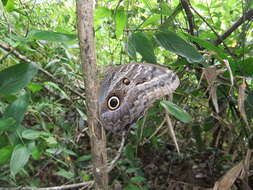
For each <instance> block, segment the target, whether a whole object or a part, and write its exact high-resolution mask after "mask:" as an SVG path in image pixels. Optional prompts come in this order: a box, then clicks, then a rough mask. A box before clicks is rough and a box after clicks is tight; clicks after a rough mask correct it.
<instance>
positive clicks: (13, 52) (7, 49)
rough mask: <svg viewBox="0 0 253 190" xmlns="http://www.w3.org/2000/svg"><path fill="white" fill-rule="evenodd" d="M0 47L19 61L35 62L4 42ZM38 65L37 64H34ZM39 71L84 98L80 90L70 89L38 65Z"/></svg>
mask: <svg viewBox="0 0 253 190" xmlns="http://www.w3.org/2000/svg"><path fill="white" fill-rule="evenodd" d="M0 48H2V49H4V50H5V51H7V52H8V54H7V55H10V53H11V54H13V55H14V56H15V57H17V58H18V59H20V60H21V61H24V62H28V63H35V62H33V61H32V60H30V59H29V58H27V57H26V56H24V55H22V54H20V53H19V52H18V51H17V50H16V49H15V48H12V47H10V46H9V45H6V44H0ZM36 65H37V66H38V64H36ZM39 71H40V72H42V73H43V74H45V75H47V76H48V77H50V78H51V79H52V80H53V81H54V82H55V83H57V84H60V85H61V86H62V87H64V88H67V89H68V90H69V91H71V92H72V93H73V94H75V95H77V96H79V97H80V98H82V99H84V100H85V96H84V95H82V94H81V93H80V92H78V91H76V90H74V89H72V88H71V87H70V86H69V85H67V84H64V83H63V82H61V81H60V80H58V79H57V78H56V77H55V76H54V75H52V74H51V73H50V72H48V71H47V70H45V69H43V68H41V67H39Z"/></svg>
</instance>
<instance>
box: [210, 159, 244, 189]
mask: <svg viewBox="0 0 253 190" xmlns="http://www.w3.org/2000/svg"><path fill="white" fill-rule="evenodd" d="M242 170H243V161H241V162H239V163H238V164H236V165H235V166H234V167H233V168H231V169H230V170H229V171H228V172H227V173H226V174H225V175H223V176H222V178H221V179H220V180H219V181H217V182H216V183H215V185H214V188H213V190H228V189H229V188H231V187H232V185H233V184H234V182H235V180H236V178H238V176H239V175H240V173H241V171H242Z"/></svg>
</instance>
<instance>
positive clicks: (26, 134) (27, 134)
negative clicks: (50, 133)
mask: <svg viewBox="0 0 253 190" xmlns="http://www.w3.org/2000/svg"><path fill="white" fill-rule="evenodd" d="M40 134H41V132H40V131H36V130H34V129H26V130H24V131H22V137H23V138H24V139H28V140H35V139H37V138H39V137H40Z"/></svg>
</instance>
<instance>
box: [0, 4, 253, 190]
mask: <svg viewBox="0 0 253 190" xmlns="http://www.w3.org/2000/svg"><path fill="white" fill-rule="evenodd" d="M183 2H188V1H169V2H168V1H165V0H162V1H155V0H141V1H135V0H126V1H120V0H119V1H116V0H110V1H109V0H105V1H98V2H97V5H96V8H95V15H94V24H95V28H94V30H95V34H96V48H97V57H98V63H99V65H100V67H101V68H100V70H101V72H102V71H103V67H104V66H106V65H109V64H124V63H128V62H133V61H136V62H151V63H155V64H157V63H158V64H162V65H164V66H166V67H169V68H171V69H172V70H175V71H176V72H177V73H178V76H179V78H180V81H181V84H180V87H179V88H178V90H177V91H176V93H175V95H174V97H173V103H172V102H169V101H168V100H167V98H166V99H165V100H163V101H161V102H160V103H158V102H157V103H155V104H154V106H153V107H152V108H151V109H150V110H149V111H148V113H146V115H145V116H144V118H143V119H142V120H140V121H138V122H137V123H136V124H135V125H134V126H132V128H131V130H130V134H129V135H128V139H127V144H126V145H125V147H124V151H123V156H122V157H121V159H120V160H119V162H118V165H117V167H116V168H115V169H114V170H113V172H112V174H111V176H112V184H115V183H120V184H123V189H125V190H128V189H136V190H138V189H152V187H153V188H154V181H155V180H157V179H158V177H157V176H165V178H166V177H171V178H172V179H178V180H179V181H180V180H182V181H185V182H187V183H193V185H196V183H194V181H187V180H185V179H182V176H183V175H182V174H184V173H186V172H185V170H186V169H185V168H187V167H188V166H190V168H191V169H189V171H191V170H192V168H193V166H194V167H195V166H196V165H197V166H198V167H199V165H201V164H199V163H204V164H205V163H206V162H207V161H208V160H209V159H211V158H212V161H213V162H212V163H209V164H211V165H210V166H209V170H208V169H206V168H204V169H203V172H204V173H208V172H209V171H210V170H212V171H211V173H212V175H211V174H210V175H211V177H210V176H208V177H206V179H208V180H207V181H210V183H209V184H208V187H212V186H213V185H214V182H215V181H216V180H217V179H218V178H220V177H221V176H222V174H224V173H225V172H226V171H228V169H229V168H231V167H232V166H233V165H235V164H236V163H237V162H238V161H241V160H242V159H245V155H246V153H247V151H249V150H250V149H252V143H251V141H252V120H253V101H252V100H253V85H252V80H253V79H252V76H253V59H252V48H253V45H252V44H253V43H252V40H253V33H252V30H253V28H252V27H253V26H252V19H251V20H250V19H249V20H243V22H242V23H241V24H240V26H239V27H238V28H237V29H235V30H233V32H232V33H231V34H229V35H227V36H226V38H225V39H224V40H223V41H222V43H217V40H218V39H219V38H220V37H219V36H222V34H224V33H225V32H226V31H227V30H228V29H231V27H232V25H233V23H235V22H236V21H237V20H238V19H239V18H240V17H241V16H242V15H243V14H246V13H247V12H250V11H251V12H252V9H253V3H252V1H242V0H240V1H236V0H227V1H222V0H213V1H199V0H192V1H190V4H189V2H188V6H189V7H188V8H189V9H190V12H191V14H192V15H191V14H189V12H187V11H186V8H185V6H183ZM251 14H252V13H251ZM251 18H252V15H251ZM75 19H76V17H75V2H74V1H73V0H69V1H65V0H51V1H48V0H43V1H38V0H37V1H36V0H28V1H16V0H2V1H1V3H0V165H1V167H0V186H51V185H55V184H63V183H66V182H68V183H69V182H71V183H74V182H80V181H88V180H91V179H92V176H91V172H92V171H91V169H90V168H91V167H90V165H91V162H90V161H91V157H90V144H89V138H88V135H89V134H88V129H87V124H86V118H87V116H86V110H85V100H83V96H84V95H83V90H84V88H85V87H84V85H83V83H82V74H81V73H82V69H81V68H80V64H78V60H79V58H78V56H79V49H78V40H77V35H76V24H75V23H76V21H75ZM217 35H219V36H217ZM168 113H169V114H171V115H173V116H174V117H171V119H172V125H173V127H174V130H175V133H176V137H177V139H178V144H179V147H180V150H181V152H182V153H181V154H178V153H176V150H175V148H174V145H173V140H172V138H170V136H169V135H167V134H168V133H169V130H168V127H167V125H168V124H167V123H166V121H165V119H164V118H165V117H166V114H168ZM108 136H109V138H108V139H110V141H109V143H108V147H110V149H108V152H109V159H113V156H114V155H115V154H116V152H117V149H118V144H119V143H118V141H119V139H118V138H117V137H115V138H113V136H112V135H111V134H108ZM111 139H113V140H112V141H111ZM235 155H236V156H235ZM168 157H169V158H170V162H169V161H166V159H167V158H168ZM189 160H190V161H189ZM196 160H197V161H196ZM168 163H172V164H171V165H169V166H170V167H169V166H168ZM166 164H167V165H166ZM173 164H174V165H173ZM151 166H152V167H151ZM174 166H177V168H176V167H174ZM183 166H186V167H184V170H183V172H182V171H180V169H179V168H181V167H182V168H183ZM150 167H151V168H150ZM160 167H161V168H160ZM166 167H168V168H171V170H172V173H175V174H170V173H169V172H168V171H163V169H162V168H166ZM155 168H158V169H157V170H155ZM159 168H160V169H159ZM210 168H211V169H210ZM249 168H250V169H252V165H250V166H249ZM152 171H156V174H152ZM159 172H164V173H162V174H161V173H159ZM166 172H167V173H166ZM176 174H178V176H181V178H180V177H178V176H177V175H176ZM191 174H192V173H191ZM192 176H194V175H192ZM161 178H162V177H161ZM161 178H159V180H162V179H161ZM152 180H154V181H152ZM243 180H244V179H243ZM164 181H165V180H164ZM164 181H162V182H161V183H163V182H164ZM246 181H247V180H246ZM198 184H200V185H204V183H203V182H202V183H201V182H200V183H198ZM238 184H239V183H238ZM248 184H249V185H252V184H253V179H252V176H249V178H248ZM238 186H239V185H238ZM156 189H163V187H162V185H161V186H158V187H156Z"/></svg>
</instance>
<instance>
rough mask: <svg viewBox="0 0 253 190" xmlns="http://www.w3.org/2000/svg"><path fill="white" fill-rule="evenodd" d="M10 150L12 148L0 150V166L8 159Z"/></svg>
mask: <svg viewBox="0 0 253 190" xmlns="http://www.w3.org/2000/svg"><path fill="white" fill-rule="evenodd" d="M12 150H13V147H12V146H5V147H3V148H1V149H0V164H4V163H5V162H6V161H7V160H9V159H10V157H11V153H12Z"/></svg>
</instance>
